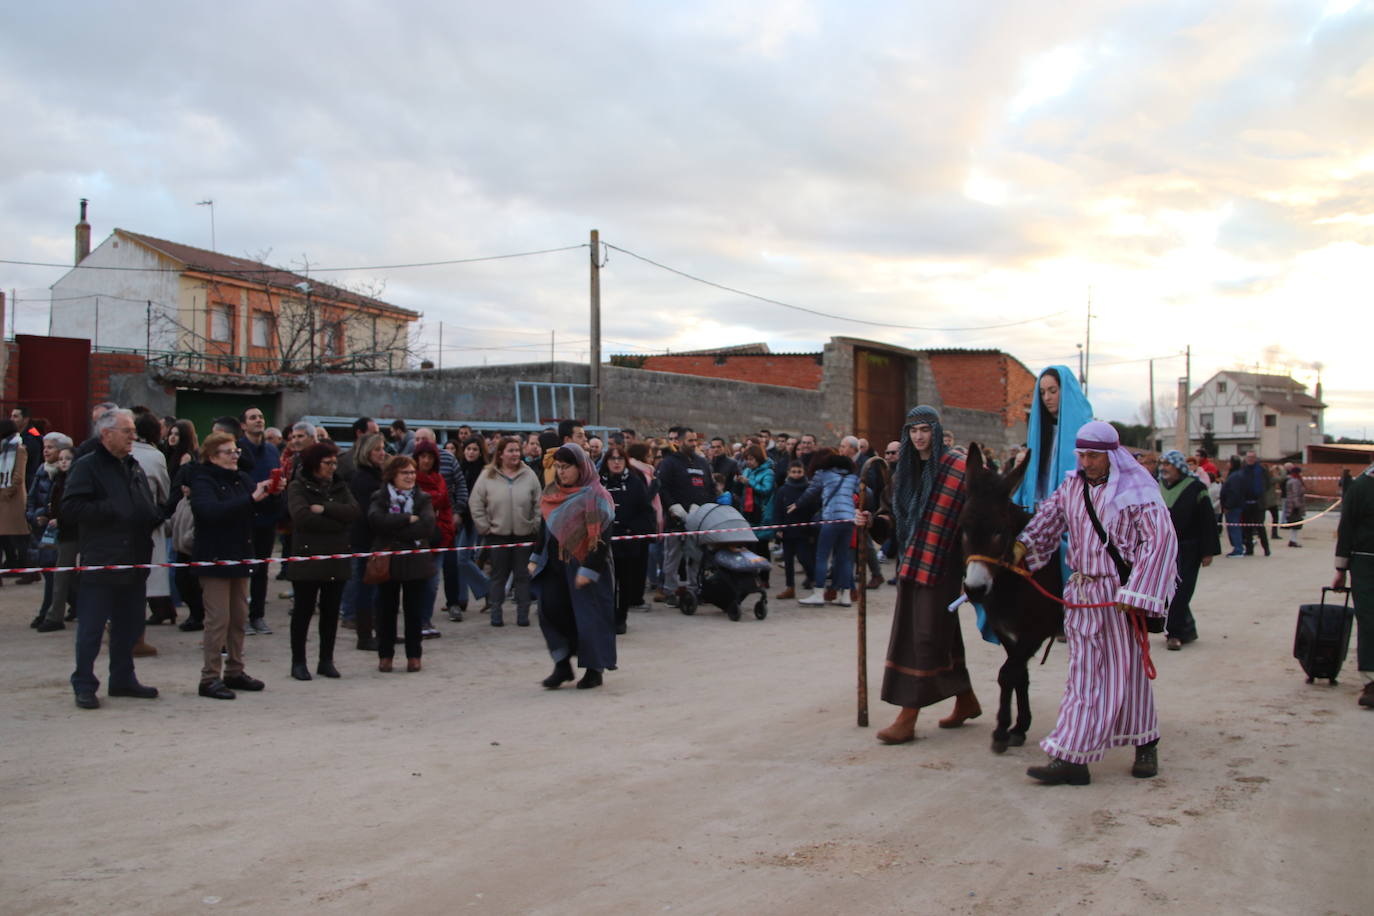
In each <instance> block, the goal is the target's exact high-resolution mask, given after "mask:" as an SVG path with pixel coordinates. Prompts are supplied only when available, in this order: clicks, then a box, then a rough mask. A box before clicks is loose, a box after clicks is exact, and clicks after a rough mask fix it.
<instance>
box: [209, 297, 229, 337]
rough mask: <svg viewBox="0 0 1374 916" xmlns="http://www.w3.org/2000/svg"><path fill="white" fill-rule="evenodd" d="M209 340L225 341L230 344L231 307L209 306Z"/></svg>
mask: <svg viewBox="0 0 1374 916" xmlns="http://www.w3.org/2000/svg"><path fill="white" fill-rule="evenodd" d="M210 339H211V340H218V341H227V342H230V343H232V342H233V340H234V307H233V306H231V305H212V306H210Z"/></svg>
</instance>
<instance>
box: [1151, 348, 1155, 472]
mask: <svg viewBox="0 0 1374 916" xmlns="http://www.w3.org/2000/svg"><path fill="white" fill-rule="evenodd" d="M1154 450H1155V361H1154V360H1153V359H1152V360H1150V451H1154Z"/></svg>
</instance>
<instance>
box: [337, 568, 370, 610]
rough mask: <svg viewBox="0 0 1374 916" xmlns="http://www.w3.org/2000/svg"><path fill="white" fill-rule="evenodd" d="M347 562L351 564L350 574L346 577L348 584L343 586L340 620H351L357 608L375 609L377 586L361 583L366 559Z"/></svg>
mask: <svg viewBox="0 0 1374 916" xmlns="http://www.w3.org/2000/svg"><path fill="white" fill-rule="evenodd" d="M348 562H349V563H350V564H351V570H352V574H351V575H350V576H349V577H348V583H347V584H346V585H344V592H343V599H342V600H341V601H340V603H339V619H340V620H352V619H353V618H354V616H355V615H356V614H357V612H358V608H359V607H365V608H370V609H372V610H376V609H377V586H375V585H368V584H367V583H365V582H364V581H363V572H364V571H365V570H366V569H367V558H366V557H354V558H353V559H351V560H349V561H348Z"/></svg>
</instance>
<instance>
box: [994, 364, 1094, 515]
mask: <svg viewBox="0 0 1374 916" xmlns="http://www.w3.org/2000/svg"><path fill="white" fill-rule="evenodd" d="M1092 418H1093V408H1092V405H1091V404H1089V403H1088V398H1087V396H1086V395H1084V394H1083V389H1082V388H1080V387H1079V385H1078V379H1077V377H1076V376H1075V375H1074V374H1073V372H1072V371H1071V370H1070V369H1069V367H1068V366H1050V367H1049V368H1047V369H1045V370H1044V371H1042V372H1041V373H1040V375H1039V376H1038V377H1037V378H1036V380H1035V403H1034V405H1033V406H1032V407H1031V414H1030V421H1029V423H1028V424H1027V428H1026V445H1028V446H1029V447H1030V457H1029V458H1027V459H1026V460H1027V462H1029V464H1030V467H1028V468H1026V476H1025V477H1023V478H1022V479H1021V485H1020V486H1019V487H1017V488H1016V492H1015V493H1013V494H1012V499H1013V500H1014V501H1015V502H1016V504H1017V505H1019V506H1021V508H1023V509H1025V510H1026V511H1027V512H1034V511H1035V507H1036V506H1037V505H1039V503H1040V501H1041V500H1043V499H1044V498H1045V497H1047V496H1049V495H1050V494H1051V493H1053V492H1054V491H1055V490H1056V489H1057V488H1058V487H1059V485H1060V484H1061V483H1063V482H1064V477H1065V475H1067V474H1069V473H1071V472H1074V471H1077V470H1078V454H1077V453H1076V452H1075V451H1074V445H1073V442H1074V439H1073V437H1074V435H1075V434H1076V433H1077V432H1078V428H1079V427H1080V426H1082V425H1083V424H1084V423H1087V422H1088V421H1090V420H1091V419H1092Z"/></svg>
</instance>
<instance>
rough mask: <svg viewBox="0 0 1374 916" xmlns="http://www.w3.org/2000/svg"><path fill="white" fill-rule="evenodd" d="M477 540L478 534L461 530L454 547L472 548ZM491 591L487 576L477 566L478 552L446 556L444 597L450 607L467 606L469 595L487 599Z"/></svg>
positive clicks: (459, 551)
mask: <svg viewBox="0 0 1374 916" xmlns="http://www.w3.org/2000/svg"><path fill="white" fill-rule="evenodd" d="M477 540H478V538H477V535H476V534H474V533H472V532H469V531H468V530H466V529H462V528H460V529H459V530H458V539H457V542H456V544H455V545H454V546H456V547H471V546H474V545H476V543H477ZM490 591H491V585H490V584H489V583H488V582H487V576H486V574H485V573H483V572H482V568H481V567H480V566H478V565H477V551H475V550H455V551H453V552H451V553H446V554H444V596H445V597H446V598H447V601H448V604H449V605H450V606H453V605H466V604H467V603H468V594H469V593H471V594H472V596H473V597H474V598H486V597H487V593H488V592H490Z"/></svg>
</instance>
